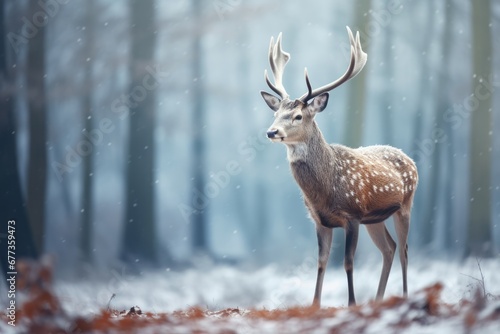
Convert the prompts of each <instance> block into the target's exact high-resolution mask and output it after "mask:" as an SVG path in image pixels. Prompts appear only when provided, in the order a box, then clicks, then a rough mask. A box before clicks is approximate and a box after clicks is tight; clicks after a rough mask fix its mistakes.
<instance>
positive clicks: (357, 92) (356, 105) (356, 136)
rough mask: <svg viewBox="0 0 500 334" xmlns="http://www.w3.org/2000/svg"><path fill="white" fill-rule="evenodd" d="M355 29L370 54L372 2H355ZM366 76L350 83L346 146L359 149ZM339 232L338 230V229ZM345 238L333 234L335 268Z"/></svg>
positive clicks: (364, 74) (342, 249)
mask: <svg viewBox="0 0 500 334" xmlns="http://www.w3.org/2000/svg"><path fill="white" fill-rule="evenodd" d="M354 4H355V8H354V27H355V30H353V32H354V33H355V32H356V30H357V31H359V33H360V39H361V42H362V43H361V44H362V46H363V51H364V52H366V53H367V54H368V53H369V52H368V44H369V42H370V41H367V40H364V38H363V37H364V36H366V35H365V34H366V33H367V31H368V22H369V20H370V15H369V14H368V12H369V11H370V8H371V1H369V0H357V1H354ZM366 76H367V69H366V68H365V69H363V71H361V72H360V73H359V74H358V75H357V76H356V78H355V79H354V80H352V81H349V84H348V85H347V86H348V89H349V98H348V103H347V118H346V119H347V123H346V126H345V128H346V129H347V130H346V132H345V139H344V144H345V145H347V146H349V147H359V146H361V144H362V143H363V129H364V126H365V124H364V122H365V103H366ZM337 230H338V229H337ZM344 249H345V237H344V235H343V234H342V233H338V232H337V233H335V232H334V233H333V245H332V255H331V257H330V259H331V260H330V262H331V263H332V264H333V265H335V266H340V265H342V264H343V261H344Z"/></svg>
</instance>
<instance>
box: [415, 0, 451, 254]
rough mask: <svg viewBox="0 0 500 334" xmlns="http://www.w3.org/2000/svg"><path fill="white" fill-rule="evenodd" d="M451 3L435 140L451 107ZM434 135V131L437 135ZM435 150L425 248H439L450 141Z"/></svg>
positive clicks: (447, 7) (440, 73)
mask: <svg viewBox="0 0 500 334" xmlns="http://www.w3.org/2000/svg"><path fill="white" fill-rule="evenodd" d="M451 10H452V7H451V3H450V0H446V4H445V12H444V15H445V17H444V24H443V27H444V28H443V32H442V35H441V43H440V44H441V62H440V66H439V68H438V71H437V76H438V78H437V80H438V81H437V94H436V100H437V103H436V105H435V106H434V121H433V124H434V130H436V131H439V133H440V135H439V136H436V137H438V138H443V136H444V135H445V128H446V125H445V123H444V114H445V112H446V110H448V108H450V106H451V105H452V103H451V102H450V101H449V98H448V94H447V91H448V86H447V84H446V83H447V82H448V81H449V72H448V70H449V69H448V66H447V65H448V63H449V59H450V57H451V53H450V51H451V40H452V32H453V31H452V22H451ZM436 133H437V132H436ZM432 144H433V145H434V151H433V152H432V156H431V164H430V168H431V169H430V173H431V181H430V184H431V186H432V187H433V188H434V189H432V191H430V192H429V194H428V196H427V205H426V206H425V208H426V211H425V216H424V220H423V222H422V223H421V224H422V240H423V241H424V244H426V245H428V244H431V243H433V242H434V243H435V244H436V246H438V245H439V244H440V243H439V240H435V239H436V235H437V233H436V232H437V228H436V227H437V223H438V214H439V210H438V201H439V195H440V193H441V192H440V191H438V189H443V190H444V186H445V184H446V179H447V178H448V177H449V175H448V172H446V173H444V171H443V168H442V167H443V166H442V160H443V154H445V153H446V150H445V149H444V147H443V145H449V144H450V143H449V141H448V140H446V141H444V142H442V141H441V140H438V142H433V143H432Z"/></svg>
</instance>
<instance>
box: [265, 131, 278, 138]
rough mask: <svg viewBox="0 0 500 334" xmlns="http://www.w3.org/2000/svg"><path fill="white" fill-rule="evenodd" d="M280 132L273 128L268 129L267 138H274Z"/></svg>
mask: <svg viewBox="0 0 500 334" xmlns="http://www.w3.org/2000/svg"><path fill="white" fill-rule="evenodd" d="M277 134H278V130H276V129H271V130H269V131H267V138H274V136H276V135H277Z"/></svg>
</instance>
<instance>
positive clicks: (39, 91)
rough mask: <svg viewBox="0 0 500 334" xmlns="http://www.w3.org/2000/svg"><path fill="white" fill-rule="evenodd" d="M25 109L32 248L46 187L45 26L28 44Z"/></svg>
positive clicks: (39, 242) (39, 234)
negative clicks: (26, 115)
mask: <svg viewBox="0 0 500 334" xmlns="http://www.w3.org/2000/svg"><path fill="white" fill-rule="evenodd" d="M28 10H29V14H31V15H28V17H33V13H35V12H37V11H39V10H40V7H39V5H38V2H35V1H32V2H29V8H28ZM27 68H28V70H27V87H28V109H29V134H30V135H29V165H28V194H27V197H28V217H29V220H30V224H31V229H32V231H33V236H34V240H35V245H36V248H37V250H38V251H39V252H42V251H43V248H44V244H43V243H44V233H45V209H46V207H45V201H46V190H47V100H46V93H45V90H46V89H45V76H46V68H45V27H40V28H38V32H37V33H35V35H34V37H33V38H31V39H30V40H29V44H28V66H27Z"/></svg>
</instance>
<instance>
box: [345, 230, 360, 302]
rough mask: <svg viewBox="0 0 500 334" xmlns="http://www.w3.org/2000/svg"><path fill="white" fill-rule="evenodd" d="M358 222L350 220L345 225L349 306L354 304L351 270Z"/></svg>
mask: <svg viewBox="0 0 500 334" xmlns="http://www.w3.org/2000/svg"><path fill="white" fill-rule="evenodd" d="M358 231H359V222H357V221H351V222H349V223H348V224H347V226H346V227H345V257H344V268H345V272H346V273H347V287H348V289H349V306H351V305H356V299H355V298H354V283H353V278H352V272H353V268H354V254H355V253H356V246H357V245H358Z"/></svg>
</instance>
